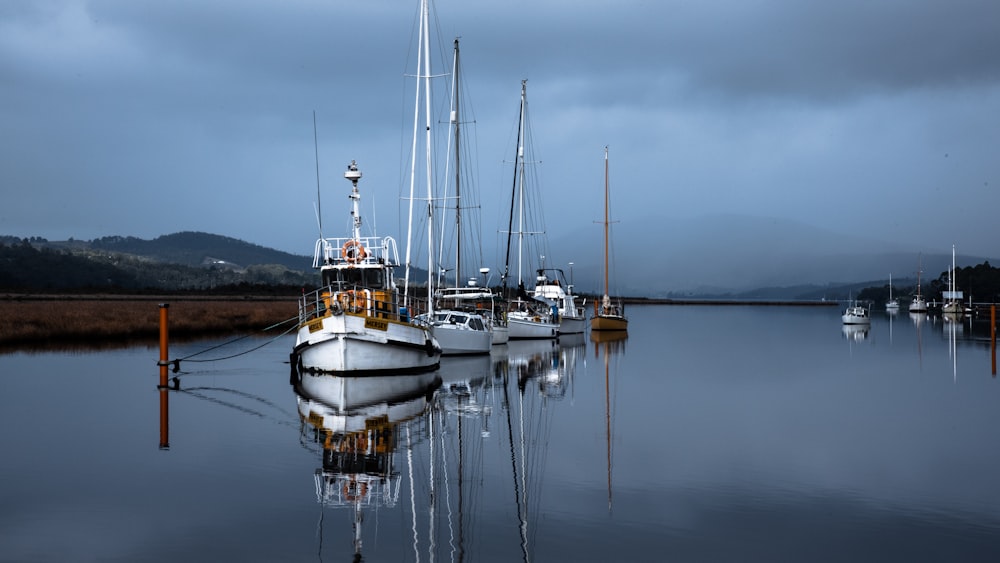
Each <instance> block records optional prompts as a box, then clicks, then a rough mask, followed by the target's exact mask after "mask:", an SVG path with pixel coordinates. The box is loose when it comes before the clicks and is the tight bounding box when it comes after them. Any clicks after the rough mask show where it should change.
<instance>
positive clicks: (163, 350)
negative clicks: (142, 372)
mask: <svg viewBox="0 0 1000 563" xmlns="http://www.w3.org/2000/svg"><path fill="white" fill-rule="evenodd" d="M169 308H170V304H169V303H160V361H159V362H157V364H156V365H158V366H160V388H161V389H165V388H166V387H167V366H168V365H170V362H168V361H167V356H168V354H167V348H168V345H167V311H168V310H169Z"/></svg>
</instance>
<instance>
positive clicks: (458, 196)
mask: <svg viewBox="0 0 1000 563" xmlns="http://www.w3.org/2000/svg"><path fill="white" fill-rule="evenodd" d="M459 99H460V97H459V83H458V38H457V37H456V38H455V60H454V62H453V65H452V106H451V123H452V127H454V129H455V287H462V193H461V192H462V169H461V162H460V160H459V159H460V158H461V155H462V150H461V141H462V139H461V128H460V127H459V123H458V109H459V108H458V103H459Z"/></svg>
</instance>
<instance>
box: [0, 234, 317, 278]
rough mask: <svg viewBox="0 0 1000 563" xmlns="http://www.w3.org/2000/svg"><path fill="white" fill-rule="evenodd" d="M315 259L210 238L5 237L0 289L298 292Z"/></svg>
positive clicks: (0, 260)
mask: <svg viewBox="0 0 1000 563" xmlns="http://www.w3.org/2000/svg"><path fill="white" fill-rule="evenodd" d="M311 266H312V259H311V258H310V257H306V256H295V255H292V254H288V253H285V252H280V251H277V250H272V249H268V248H264V247H261V246H257V245H253V244H249V243H246V242H243V241H240V240H236V239H231V238H227V237H222V236H219V235H210V234H206V233H177V234H174V235H166V236H162V237H159V238H156V239H153V240H142V239H137V238H134V237H105V238H102V239H97V240H94V241H75V240H72V239H71V240H69V241H63V242H50V241H47V240H45V239H40V238H32V239H18V238H15V237H2V238H0V291H6V292H58V291H94V292H97V291H99V292H138V293H141V292H145V291H203V290H211V291H213V292H227V291H234V292H240V293H246V292H251V293H259V292H274V291H282V290H289V291H290V290H292V289H294V290H295V291H296V292H298V291H300V290H301V288H302V287H311V286H314V285H315V284H316V283H317V282H318V276H316V275H315V274H314V272H313V271H312V269H311Z"/></svg>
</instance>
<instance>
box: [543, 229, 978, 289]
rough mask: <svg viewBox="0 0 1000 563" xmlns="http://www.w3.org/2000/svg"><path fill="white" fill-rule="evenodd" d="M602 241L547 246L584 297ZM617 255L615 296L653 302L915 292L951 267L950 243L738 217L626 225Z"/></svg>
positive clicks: (592, 283)
mask: <svg viewBox="0 0 1000 563" xmlns="http://www.w3.org/2000/svg"><path fill="white" fill-rule="evenodd" d="M602 236H603V231H602V229H601V228H600V226H599V225H597V226H594V227H588V228H580V229H577V230H575V231H573V232H572V233H568V234H566V235H563V236H560V237H558V238H554V239H552V240H550V250H549V254H550V256H552V257H557V259H559V260H565V261H566V262H573V263H574V265H573V272H574V283H575V284H576V287H577V288H578V290H579V291H584V292H590V291H598V290H600V289H601V286H602V285H603V281H602V275H603V274H602V271H603V239H602ZM942 246H944V245H942ZM612 247H613V248H612V272H613V273H612V280H611V285H612V289H613V291H615V292H617V293H621V294H624V295H648V296H650V297H659V296H667V295H668V294H671V293H672V294H696V295H703V294H712V295H723V294H730V293H731V294H745V293H748V292H753V291H755V290H758V289H760V288H772V291H771V292H770V293H771V294H775V293H777V289H778V288H788V290H789V292H790V293H791V292H795V291H798V290H800V289H804V288H803V287H802V286H807V287H813V288H815V289H816V290H822V289H823V288H824V287H826V286H830V285H853V284H856V283H859V282H864V281H866V280H884V281H882V282H880V284H884V283H888V278H889V275H890V274H891V275H892V277H893V284H894V285H902V284H906V283H909V284H914V283H915V279H916V277H917V270H918V269H921V270H922V274H921V276H922V277H923V279H924V280H929V279H932V278H937V277H938V276H939V275H940V273H941V272H942V271H944V270H946V269H947V268H949V267H950V265H951V251H950V245H948V250H947V252H945V251H942V250H932V251H926V249H920V248H908V247H906V245H901V244H896V243H890V242H886V241H881V240H875V239H869V238H866V237H864V236H862V235H858V234H843V233H836V232H833V231H827V230H823V229H819V228H816V227H811V226H808V225H805V224H802V223H797V222H794V221H788V220H781V219H770V218H756V217H748V216H741V215H715V216H707V217H697V218H685V219H677V218H670V217H665V216H648V217H646V218H644V219H643V220H640V221H634V220H633V221H627V222H625V221H623V222H621V223H616V224H614V225H613V226H612ZM959 250H961V249H959ZM990 260H992V261H993V262H994V263H995V262H997V260H995V259H992V258H989V257H982V256H969V255H965V254H959V255H958V256H957V259H956V262H957V264H958V266H969V265H975V264H980V263H982V262H984V261H990ZM563 267H565V266H563ZM796 288H798V289H796ZM789 297H791V295H789Z"/></svg>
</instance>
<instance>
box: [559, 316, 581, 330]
mask: <svg viewBox="0 0 1000 563" xmlns="http://www.w3.org/2000/svg"><path fill="white" fill-rule="evenodd" d="M586 330H587V318H586V317H577V316H574V317H567V316H565V315H563V316H562V317H560V318H559V334H583V333H584V332H585V331H586Z"/></svg>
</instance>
